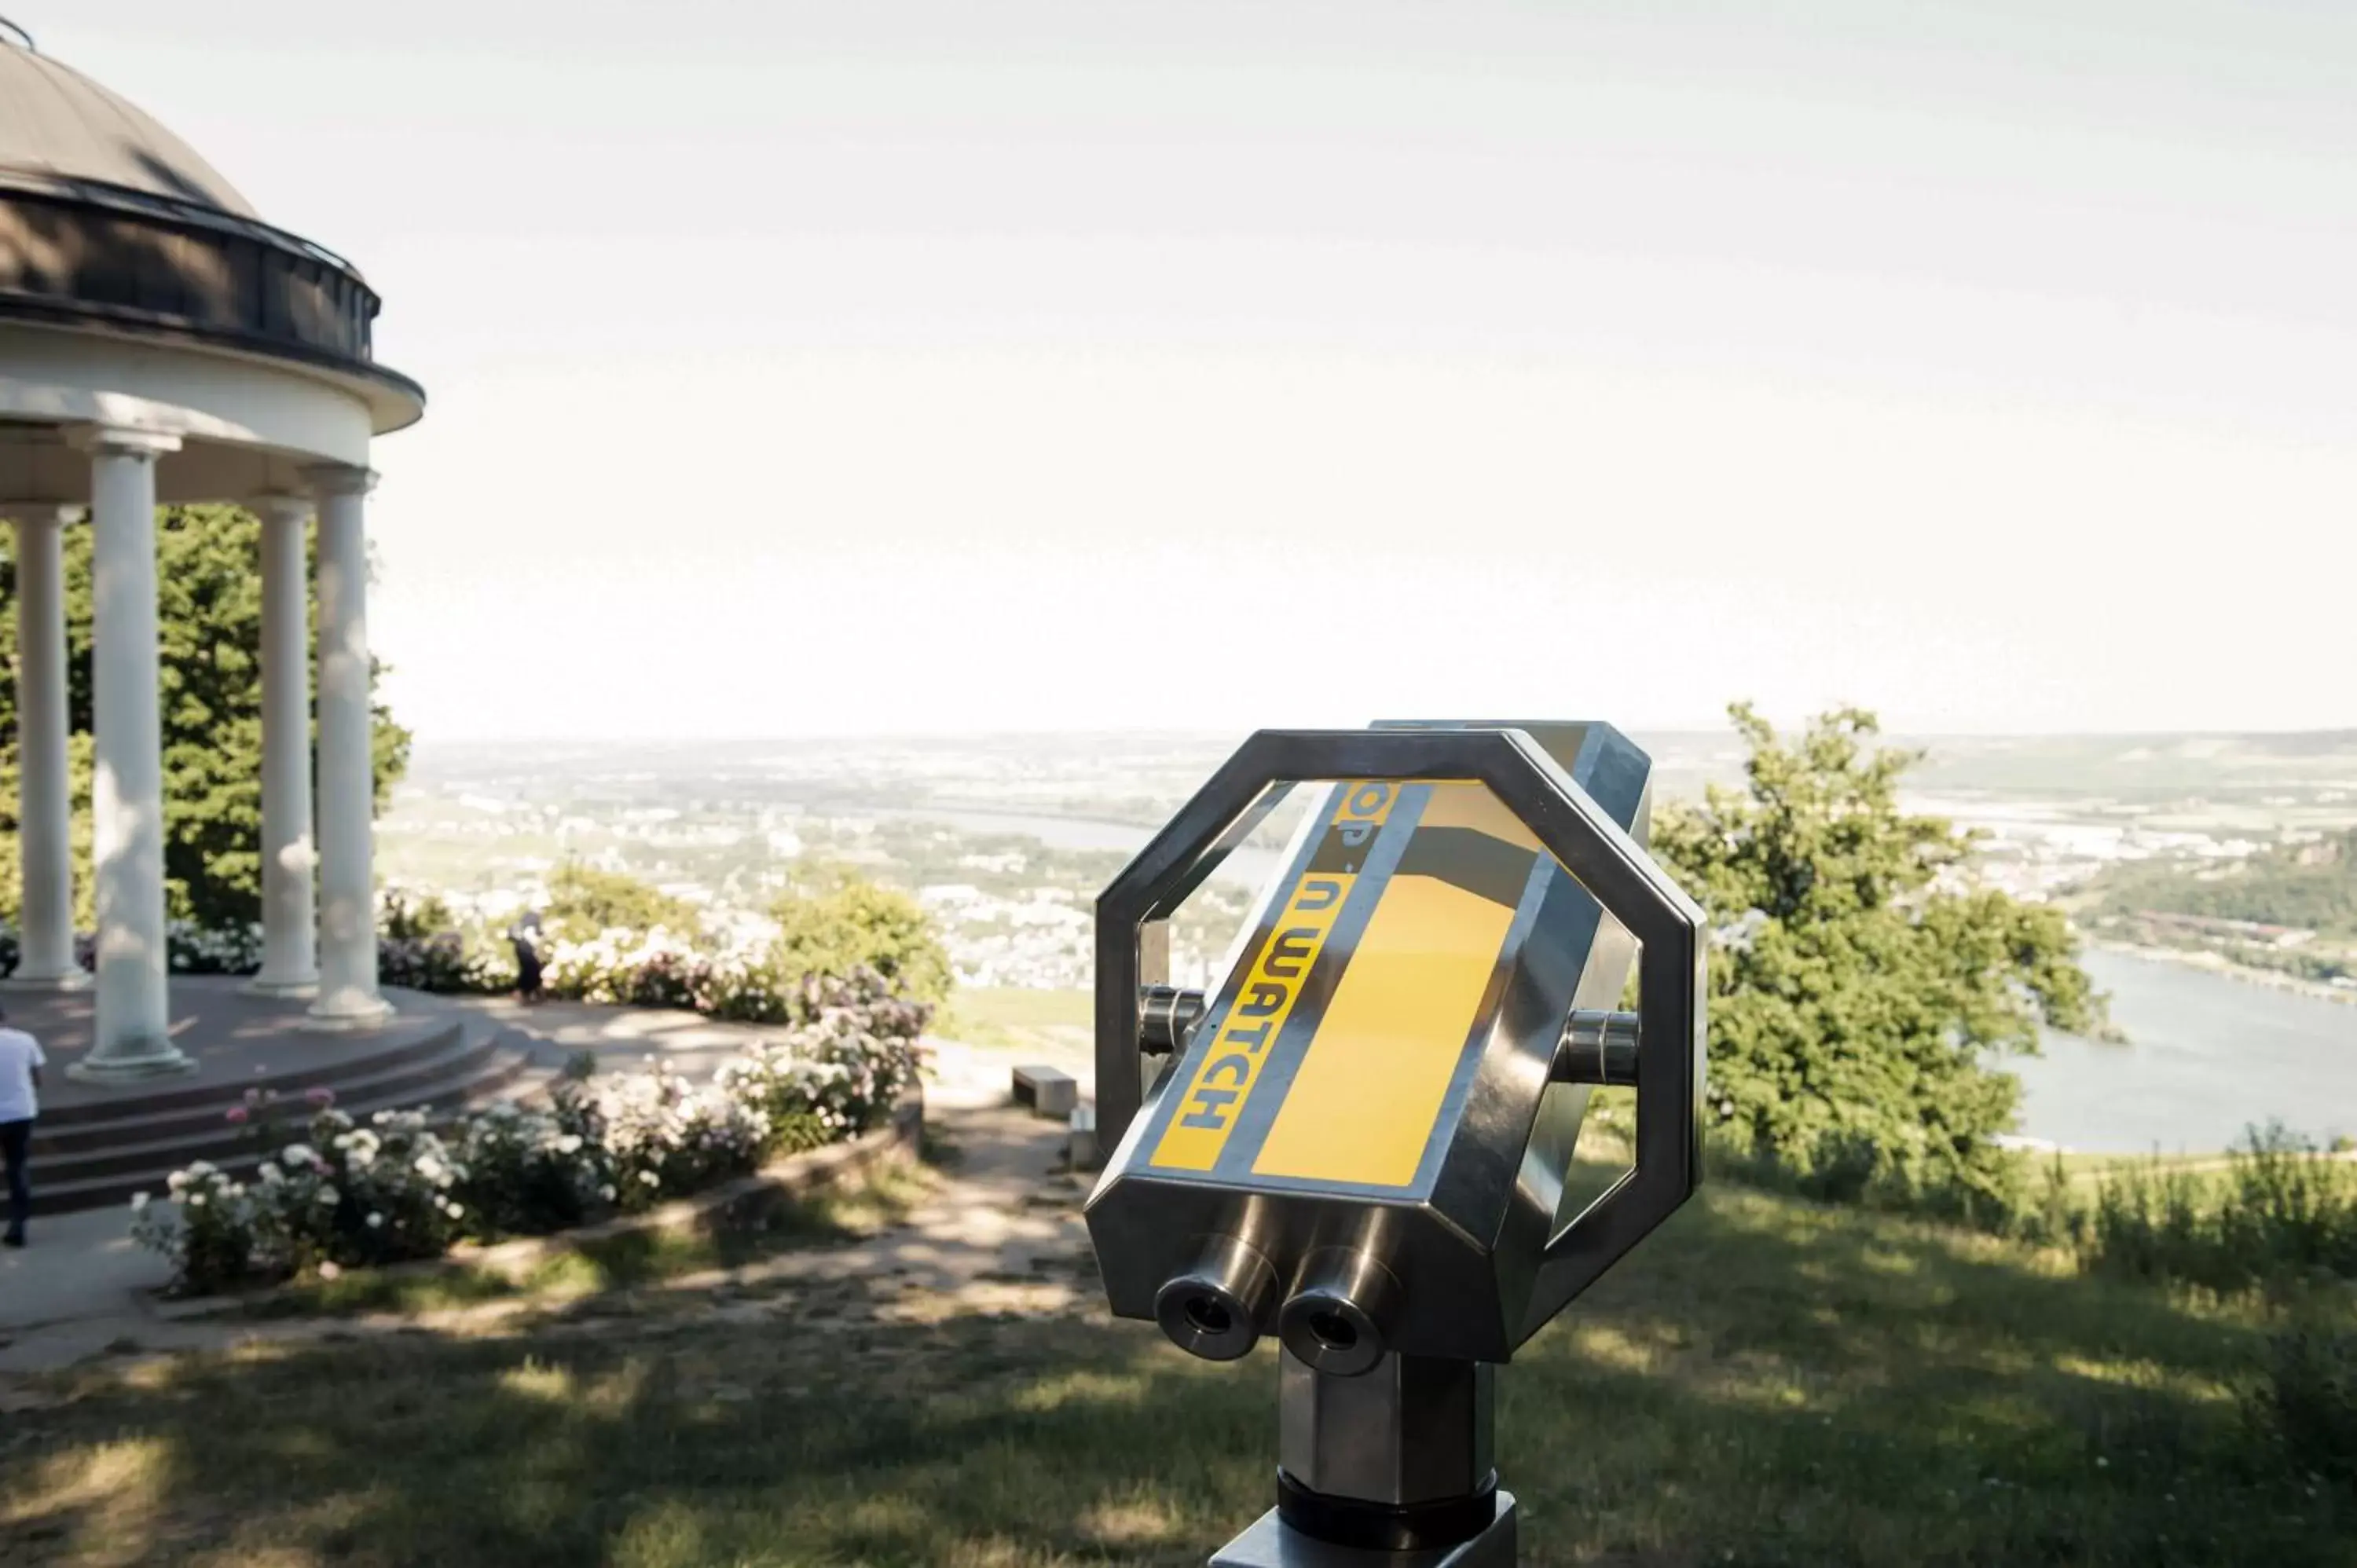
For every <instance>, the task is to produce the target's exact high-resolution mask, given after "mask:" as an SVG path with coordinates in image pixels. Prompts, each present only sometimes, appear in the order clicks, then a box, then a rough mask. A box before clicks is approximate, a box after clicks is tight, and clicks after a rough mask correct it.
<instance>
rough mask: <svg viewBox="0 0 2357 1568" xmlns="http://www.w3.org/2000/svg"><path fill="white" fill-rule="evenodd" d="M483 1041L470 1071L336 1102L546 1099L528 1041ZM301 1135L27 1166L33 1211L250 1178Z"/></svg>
mask: <svg viewBox="0 0 2357 1568" xmlns="http://www.w3.org/2000/svg"><path fill="white" fill-rule="evenodd" d="M487 1034H488V1036H489V1043H488V1048H486V1049H483V1050H481V1051H479V1052H476V1051H470V1052H468V1065H467V1066H465V1067H461V1068H455V1069H452V1070H451V1071H449V1072H448V1073H446V1074H445V1075H444V1076H442V1077H441V1078H439V1079H436V1080H433V1081H429V1082H425V1083H418V1084H412V1085H410V1086H408V1087H407V1088H405V1089H403V1090H397V1091H393V1092H383V1093H378V1094H374V1095H363V1096H359V1097H356V1098H353V1099H349V1100H346V1099H340V1098H339V1101H338V1109H339V1110H342V1111H345V1112H350V1114H351V1115H352V1116H353V1117H355V1118H356V1119H358V1120H361V1121H365V1120H367V1118H368V1117H369V1116H371V1115H373V1114H374V1113H375V1112H379V1111H390V1110H407V1111H425V1112H428V1113H429V1114H431V1113H434V1112H455V1111H457V1110H460V1109H463V1108H468V1107H472V1106H479V1105H486V1104H489V1103H490V1102H492V1101H498V1100H518V1101H524V1100H533V1099H537V1098H539V1097H540V1096H541V1095H542V1094H544V1092H545V1090H546V1088H547V1085H548V1083H549V1082H550V1081H551V1080H552V1079H554V1077H555V1073H554V1069H550V1068H548V1067H545V1066H544V1065H542V1064H541V1063H540V1062H538V1061H537V1060H536V1059H535V1057H534V1054H533V1049H532V1047H531V1044H530V1042H529V1041H527V1040H525V1039H523V1038H522V1036H516V1035H514V1034H513V1032H512V1031H509V1030H505V1029H502V1028H500V1027H499V1026H497V1025H492V1026H490V1029H489V1030H488V1031H487ZM224 1125H225V1124H224ZM229 1130H230V1131H234V1130H233V1129H229ZM300 1136H301V1134H300V1133H299V1132H297V1131H296V1129H294V1128H292V1127H290V1128H289V1129H287V1136H286V1137H285V1138H284V1139H280V1140H276V1141H275V1146H272V1147H265V1146H263V1145H260V1144H253V1143H252V1142H249V1141H244V1140H240V1139H236V1138H230V1139H217V1138H206V1139H201V1140H199V1139H180V1140H172V1141H167V1142H162V1143H156V1144H145V1145H136V1146H135V1148H136V1149H137V1151H138V1154H137V1157H136V1158H122V1157H118V1156H120V1155H124V1154H125V1153H127V1151H108V1152H107V1153H106V1154H105V1155H100V1156H98V1157H97V1158H96V1159H95V1160H94V1161H93V1160H92V1159H91V1157H90V1156H82V1157H80V1158H77V1157H75V1156H71V1155H69V1156H64V1157H62V1158H60V1159H59V1160H56V1161H51V1162H47V1163H45V1162H43V1161H40V1160H38V1159H37V1160H35V1161H34V1162H33V1204H34V1210H35V1212H36V1213H37V1214H64V1213H70V1212H73V1211H76V1210H81V1209H89V1208H105V1207H108V1206H110V1205H113V1204H119V1203H126V1202H128V1201H129V1200H130V1198H131V1196H132V1195H133V1194H134V1193H138V1192H146V1193H152V1194H155V1195H156V1196H157V1197H161V1196H162V1195H163V1192H164V1186H165V1179H166V1178H167V1176H170V1175H171V1173H172V1172H173V1171H176V1170H178V1169H180V1168H182V1167H183V1166H185V1165H188V1164H189V1163H190V1162H192V1161H195V1160H207V1161H210V1163H211V1164H213V1165H217V1166H219V1167H220V1168H221V1169H222V1170H224V1171H228V1172H230V1173H231V1174H232V1175H235V1176H242V1177H250V1176H252V1174H253V1170H254V1167H256V1166H257V1165H260V1164H261V1163H262V1161H263V1160H264V1158H266V1157H268V1156H269V1155H274V1154H275V1153H276V1152H277V1148H279V1147H284V1146H285V1144H286V1143H291V1142H294V1141H296V1139H297V1138H299V1137H300Z"/></svg>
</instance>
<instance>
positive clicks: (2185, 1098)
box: [893, 809, 2357, 1154]
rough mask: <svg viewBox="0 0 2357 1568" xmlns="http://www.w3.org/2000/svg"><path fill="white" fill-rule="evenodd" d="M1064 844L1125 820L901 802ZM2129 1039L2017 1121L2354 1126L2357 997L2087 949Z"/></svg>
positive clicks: (2109, 1134) (2337, 1129)
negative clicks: (2305, 992)
mask: <svg viewBox="0 0 2357 1568" xmlns="http://www.w3.org/2000/svg"><path fill="white" fill-rule="evenodd" d="M893 814H896V815H905V816H909V817H922V818H926V819H929V820H932V821H938V822H950V823H953V824H955V825H956V826H958V827H959V828H962V829H963V830H964V831H966V832H974V833H1006V834H1019V835H1022V836H1025V837H1029V838H1036V839H1038V840H1039V841H1040V842H1041V843H1047V844H1049V845H1051V846H1053V847H1055V848H1059V849H1076V850H1118V851H1123V852H1128V851H1133V850H1135V849H1136V848H1138V847H1139V846H1140V845H1141V844H1143V843H1145V842H1146V836H1147V835H1146V830H1145V829H1143V828H1140V827H1138V826H1136V825H1135V824H1133V823H1128V822H1092V821H1089V820H1087V819H1085V818H1079V817H1054V816H1034V815H1028V814H1024V813H1020V812H1011V811H1004V812H1003V811H925V810H922V809H919V810H915V811H905V812H896V813H893ZM1277 858H1278V855H1277V852H1276V851H1274V850H1267V849H1262V848H1259V847H1257V846H1254V847H1251V848H1245V849H1239V850H1237V851H1236V852H1235V853H1234V854H1231V855H1230V856H1229V857H1228V858H1227V860H1226V861H1225V862H1223V863H1222V865H1221V866H1220V869H1219V872H1218V874H1217V875H1219V877H1220V878H1221V879H1222V880H1223V881H1232V882H1236V883H1239V884H1242V885H1243V886H1252V887H1257V886H1260V885H1261V883H1262V882H1263V881H1264V880H1265V878H1266V877H1268V876H1269V875H1272V874H1273V873H1274V872H1275V869H1276V864H1277ZM2086 967H2087V972H2088V973H2089V974H2091V975H2093V977H2094V981H2095V983H2096V985H2097V986H2099V987H2100V988H2101V989H2103V990H2104V991H2105V992H2108V993H2110V994H2111V998H2112V1020H2113V1022H2115V1023H2116V1024H2118V1025H2119V1026H2121V1028H2123V1029H2124V1030H2126V1033H2127V1036H2128V1038H2127V1042H2126V1044H2107V1043H2104V1042H2102V1041H2097V1040H2088V1039H2083V1038H2081V1037H2079V1036H2075V1035H2065V1034H2061V1033H2060V1032H2058V1031H2053V1030H2049V1031H2048V1032H2047V1034H2046V1036H2045V1050H2044V1054H2043V1055H2042V1056H2038V1057H2014V1058H2007V1059H2006V1060H2005V1061H2004V1063H2003V1064H2002V1065H2003V1066H2004V1067H2005V1069H2007V1071H2010V1072H2013V1073H2015V1074H2016V1075H2018V1077H2019V1078H2020V1079H2021V1082H2022V1090H2023V1093H2022V1113H2021V1132H2022V1133H2024V1134H2025V1135H2027V1136H2029V1137H2032V1138H2038V1139H2042V1140H2045V1141H2047V1142H2049V1143H2053V1144H2060V1145H2061V1146H2062V1147H2063V1148H2066V1149H2076V1150H2086V1151H2090V1152H2094V1153H2110V1154H2136V1153H2142V1152H2144V1151H2146V1150H2149V1149H2156V1148H2157V1149H2159V1150H2162V1151H2164V1152H2168V1153H2177V1152H2180V1151H2208V1150H2212V1149H2222V1148H2224V1147H2226V1146H2227V1145H2228V1144H2233V1143H2234V1142H2235V1141H2236V1140H2238V1139H2239V1138H2241V1137H2242V1135H2243V1130H2244V1128H2245V1127H2247V1126H2250V1125H2252V1124H2253V1123H2263V1122H2267V1121H2268V1120H2270V1119H2276V1118H2279V1119H2281V1120H2282V1121H2283V1122H2285V1123H2286V1124H2287V1126H2289V1127H2291V1128H2292V1129H2293V1130H2295V1131H2297V1132H2300V1133H2307V1134H2309V1136H2311V1137H2316V1138H2319V1139H2330V1138H2331V1137H2334V1136H2336V1135H2340V1134H2349V1135H2352V1136H2357V1007H2352V1006H2351V1005H2349V1004H2345V1003H2338V1002H2330V1001H2326V1000H2323V999H2321V998H2319V997H2312V996H2302V995H2299V994H2298V993H2291V992H2285V991H2277V990H2275V989H2273V988H2272V987H2268V986H2264V985H2254V984H2250V983H2245V982H2243V981H2237V980H2233V979H2230V978H2228V977H2227V976H2224V975H2221V974H2215V973H2211V972H2205V971H2202V970H2198V969H2189V968H2186V967H2184V966H2182V965H2179V964H2173V963H2164V962H2158V961H2154V960H2151V959H2143V958H2136V957H2134V956H2132V955H2130V954H2126V953H2116V952H2106V951H2102V950H2093V951H2090V952H2089V953H2088V954H2087V957H2086Z"/></svg>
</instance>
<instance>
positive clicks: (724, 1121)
mask: <svg viewBox="0 0 2357 1568" xmlns="http://www.w3.org/2000/svg"><path fill="white" fill-rule="evenodd" d="M592 1093H593V1095H594V1097H595V1102H596V1108H597V1119H598V1122H600V1124H601V1125H602V1129H603V1131H604V1134H605V1136H604V1140H603V1153H604V1155H605V1166H606V1174H607V1178H608V1185H609V1186H610V1187H611V1189H612V1191H613V1193H614V1197H613V1198H612V1200H611V1201H612V1202H613V1203H614V1204H615V1206H616V1207H618V1208H622V1209H625V1210H630V1209H640V1208H651V1207H652V1206H653V1205H654V1204H655V1203H657V1202H660V1201H661V1200H662V1199H664V1198H667V1197H673V1196H674V1195H676V1194H678V1193H683V1192H693V1191H694V1190H695V1189H696V1188H697V1187H707V1186H710V1185H711V1184H712V1183H714V1182H716V1181H721V1180H725V1179H726V1178H727V1177H729V1176H739V1175H742V1174H744V1173H745V1172H747V1171H749V1170H751V1169H753V1168H754V1167H755V1166H756V1165H759V1163H760V1158H761V1155H763V1154H764V1153H765V1152H767V1151H768V1149H769V1146H770V1114H769V1112H768V1111H767V1110H766V1109H764V1108H763V1107H762V1106H760V1105H758V1104H755V1103H753V1102H752V1101H748V1100H747V1099H744V1098H741V1097H739V1096H738V1095H737V1094H736V1093H734V1092H732V1090H731V1089H730V1087H729V1086H727V1085H725V1084H723V1083H722V1082H720V1081H719V1080H718V1079H715V1081H713V1082H712V1083H709V1084H701V1085H699V1084H692V1083H690V1082H688V1081H687V1080H686V1079H683V1078H681V1077H680V1076H679V1074H678V1073H677V1072H676V1071H675V1070H673V1068H672V1066H671V1064H670V1063H669V1062H659V1063H657V1064H656V1065H655V1067H654V1069H652V1070H651V1071H648V1072H635V1073H631V1074H630V1075H628V1076H627V1077H624V1078H620V1079H615V1080H613V1081H612V1082H611V1083H608V1084H607V1085H603V1086H600V1087H598V1088H596V1089H594V1090H592Z"/></svg>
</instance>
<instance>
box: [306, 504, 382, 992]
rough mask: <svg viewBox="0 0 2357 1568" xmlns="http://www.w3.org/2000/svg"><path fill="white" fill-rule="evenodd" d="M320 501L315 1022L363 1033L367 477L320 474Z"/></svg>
mask: <svg viewBox="0 0 2357 1568" xmlns="http://www.w3.org/2000/svg"><path fill="white" fill-rule="evenodd" d="M311 478H312V482H313V488H314V489H316V490H317V494H318V498H319V996H318V1000H317V1001H316V1002H314V1003H312V1004H311V1017H312V1018H313V1019H314V1020H315V1021H316V1022H317V1023H318V1024H320V1025H322V1026H328V1027H334V1028H363V1027H366V1026H370V1025H372V1024H375V1023H378V1022H379V1021H381V1020H382V1019H383V1018H384V1016H385V1015H387V1014H389V1013H390V1012H392V1011H393V1009H392V1008H391V1007H390V1006H389V1005H388V1004H386V1003H385V1001H384V999H383V998H382V996H380V995H378V994H377V988H376V890H375V886H374V875H373V865H372V857H373V840H374V837H375V821H374V817H375V810H376V803H375V799H374V795H375V789H374V782H375V780H374V769H373V768H372V767H371V749H372V747H371V726H370V715H369V642H368V500H367V497H368V492H369V489H370V488H371V486H373V485H374V484H375V482H376V476H375V475H374V474H372V473H370V472H369V471H368V470H367V469H365V468H321V469H314V470H313V471H312V473H311Z"/></svg>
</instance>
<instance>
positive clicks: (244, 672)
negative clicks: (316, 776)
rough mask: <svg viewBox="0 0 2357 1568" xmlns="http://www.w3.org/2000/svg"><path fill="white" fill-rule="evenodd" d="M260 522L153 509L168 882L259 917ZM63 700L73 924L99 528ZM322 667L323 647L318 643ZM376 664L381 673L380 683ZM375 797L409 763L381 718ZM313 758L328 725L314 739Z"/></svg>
mask: <svg viewBox="0 0 2357 1568" xmlns="http://www.w3.org/2000/svg"><path fill="white" fill-rule="evenodd" d="M261 536H262V524H261V522H260V521H258V520H257V519H255V518H254V517H253V515H252V514H251V513H249V512H246V511H244V510H241V509H239V508H236V507H228V506H191V507H162V508H159V509H157V511H156V643H157V650H158V655H159V660H160V667H159V670H158V694H159V697H160V705H161V712H162V719H163V746H164V875H165V888H166V897H167V901H168V904H169V906H170V910H171V913H172V914H174V915H175V916H180V917H185V918H194V919H196V920H198V921H199V922H201V923H203V924H206V925H214V926H219V925H229V924H234V923H241V922H244V921H249V920H253V919H255V918H259V916H260V912H261V901H262V854H261V839H262V577H261V567H260V547H261ZM64 553H65V572H66V657H67V665H66V688H67V695H66V705H67V715H68V716H67V725H68V728H69V730H70V733H71V736H72V739H71V763H70V767H71V788H72V793H73V805H74V822H73V839H74V866H75V893H74V905H75V911H76V915H75V918H76V922H77V924H79V925H81V926H82V927H83V928H85V929H87V927H88V926H89V925H90V924H91V918H92V912H91V889H90V886H89V881H90V879H89V865H90V787H91V739H90V736H91V531H90V529H89V528H88V527H87V526H81V527H75V528H69V529H67V530H66V532H65V552H64ZM313 658H314V660H315V661H316V659H317V644H316V640H315V641H314V643H313ZM0 670H5V679H0V758H5V760H0V916H5V917H6V918H11V919H13V918H15V916H16V909H17V904H18V900H19V898H20V897H21V892H22V887H21V883H20V878H19V871H20V861H19V854H18V849H17V840H16V835H17V831H18V824H17V822H16V808H17V802H18V795H17V789H16V764H17V748H16V560H15V558H14V556H13V554H12V555H11V556H10V557H9V558H8V559H7V561H6V562H5V564H0ZM382 673H383V671H382V666H381V665H380V666H376V667H375V668H374V669H373V670H372V676H381V675H382ZM375 715H376V724H375V736H374V741H375V773H376V793H377V800H378V802H379V804H380V805H381V804H382V802H383V800H384V797H385V794H386V792H387V791H389V790H390V789H392V787H393V784H394V783H396V782H397V781H398V780H399V779H400V778H401V776H402V774H403V772H404V770H405V769H406V768H407V766H408V761H409V732H408V731H406V730H404V729H403V728H402V727H401V726H400V725H397V724H395V723H393V716H392V714H390V713H389V712H387V711H386V709H385V708H384V707H383V705H382V704H381V703H380V704H378V705H377V707H376V710H375ZM313 742H314V747H315V755H316V745H317V730H316V727H315V729H314V733H313Z"/></svg>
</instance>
